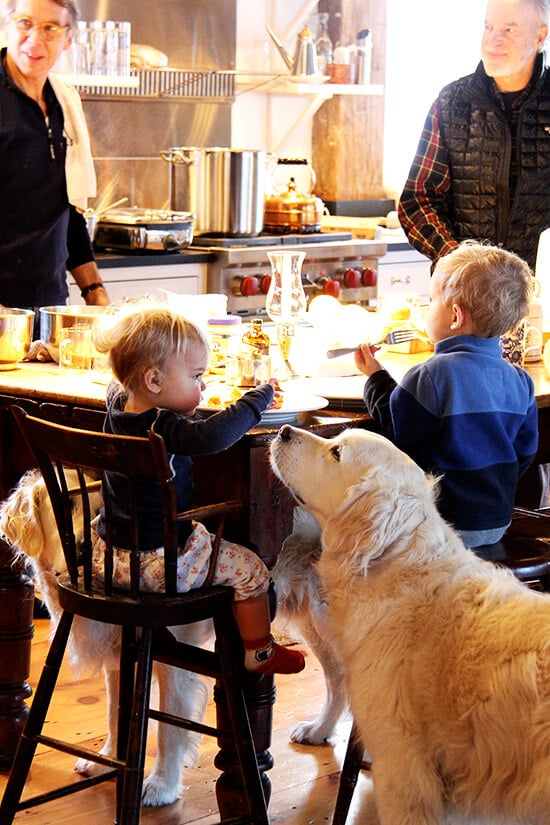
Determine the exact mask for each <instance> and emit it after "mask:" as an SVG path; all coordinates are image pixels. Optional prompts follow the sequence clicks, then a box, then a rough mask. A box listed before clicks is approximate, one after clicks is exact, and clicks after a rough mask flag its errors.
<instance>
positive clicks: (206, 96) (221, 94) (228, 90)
mask: <svg viewBox="0 0 550 825" xmlns="http://www.w3.org/2000/svg"><path fill="white" fill-rule="evenodd" d="M60 77H63V79H65V80H66V81H67V82H68V83H73V84H74V85H75V86H77V87H78V88H79V90H80V93H81V95H82V97H84V98H88V99H90V98H98V99H101V98H107V97H109V98H118V99H124V100H132V99H136V98H146V99H147V100H153V101H154V100H159V101H160V100H174V99H177V100H189V99H200V100H215V101H223V102H227V101H232V100H234V99H235V72H234V71H229V70H227V71H218V70H216V69H172V68H168V67H166V68H161V69H132V71H131V74H130V75H129V76H126V77H123V76H122V75H71V74H63V75H61V74H60Z"/></svg>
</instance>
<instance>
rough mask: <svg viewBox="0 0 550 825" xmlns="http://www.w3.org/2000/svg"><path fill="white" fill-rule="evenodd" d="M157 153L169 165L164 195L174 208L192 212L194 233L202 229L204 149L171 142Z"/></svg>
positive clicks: (203, 217) (197, 233) (203, 218)
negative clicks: (170, 144) (166, 187)
mask: <svg viewBox="0 0 550 825" xmlns="http://www.w3.org/2000/svg"><path fill="white" fill-rule="evenodd" d="M160 156H161V158H162V159H163V160H165V161H166V162H167V163H168V164H169V165H170V174H169V178H168V196H169V201H170V209H171V210H172V211H174V212H192V213H193V215H194V216H195V227H194V233H195V235H199V234H200V233H201V232H205V231H207V230H206V224H205V215H204V192H203V190H204V150H203V149H199V148H197V147H196V146H171V147H170V148H169V149H163V151H162V152H161V153H160Z"/></svg>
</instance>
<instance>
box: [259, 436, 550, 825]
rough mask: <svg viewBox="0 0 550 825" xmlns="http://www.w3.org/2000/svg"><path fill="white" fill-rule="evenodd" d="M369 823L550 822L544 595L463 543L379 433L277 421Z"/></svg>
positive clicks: (425, 481)
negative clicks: (354, 731) (323, 605)
mask: <svg viewBox="0 0 550 825" xmlns="http://www.w3.org/2000/svg"><path fill="white" fill-rule="evenodd" d="M272 465H273V468H274V471H275V472H276V474H277V475H278V476H279V477H280V478H281V479H282V481H283V482H284V483H285V484H286V485H287V486H288V487H289V489H290V490H291V491H292V493H293V494H294V495H295V497H296V498H297V500H298V501H299V502H300V503H301V504H302V505H303V506H304V507H306V508H307V509H308V510H309V511H310V512H311V513H312V514H313V515H314V516H315V518H316V519H317V520H318V522H319V524H320V525H321V528H322V544H323V550H322V553H321V557H320V560H319V562H318V572H319V575H320V578H321V581H322V584H323V586H324V589H325V592H326V597H327V600H328V605H329V607H328V609H329V619H330V622H331V625H332V632H333V634H334V636H335V638H336V640H337V642H338V644H339V646H340V650H341V654H342V657H343V660H344V665H345V672H346V682H347V686H348V691H349V696H350V703H351V709H352V712H353V716H354V718H355V722H356V724H357V726H358V728H359V731H360V734H361V737H362V740H363V743H364V744H365V746H366V747H367V749H368V751H369V754H370V756H371V758H372V764H373V781H374V791H375V796H376V803H377V808H378V815H379V819H380V823H381V825H443V823H446V822H451V821H452V822H453V823H454V822H460V823H471V822H474V821H475V822H476V823H477V822H482V823H491V824H492V825H497V823H498V825H512V823H513V825H527V823H528V825H548V823H550V595H547V594H541V593H537V592H534V591H532V590H529V588H527V587H526V586H525V585H524V584H522V583H521V582H519V581H518V580H517V579H516V578H515V577H514V576H513V574H512V573H510V572H509V571H507V570H505V569H503V568H498V567H496V566H495V565H493V564H492V563H490V562H486V561H482V560H480V559H479V558H478V557H476V556H475V554H474V553H473V552H471V551H470V550H466V549H465V548H464V545H463V544H462V542H461V540H460V538H459V537H458V535H457V534H456V533H455V531H454V530H453V529H452V528H451V527H450V526H449V525H447V524H446V522H445V521H444V520H443V519H442V518H441V516H440V515H439V513H438V511H437V508H436V503H435V502H436V492H437V482H436V480H435V479H433V478H430V477H427V476H425V474H424V473H423V472H422V470H421V469H420V468H419V467H418V466H417V465H416V464H415V463H414V462H413V461H412V460H411V459H410V458H409V457H408V456H406V455H405V454H404V453H403V452H401V451H400V450H399V449H397V447H395V446H394V445H393V444H391V443H390V442H389V441H388V440H387V439H385V438H383V437H382V436H379V435H375V434H373V433H368V432H365V431H361V430H358V429H356V430H353V429H352V430H346V431H345V432H344V433H342V434H341V435H339V436H337V437H336V438H334V439H323V438H320V437H319V436H316V435H314V434H311V433H308V432H305V431H303V430H299V429H296V428H294V427H290V426H288V425H287V426H284V427H283V428H282V429H281V431H280V432H279V434H278V436H277V438H276V439H275V441H274V442H273V444H272Z"/></svg>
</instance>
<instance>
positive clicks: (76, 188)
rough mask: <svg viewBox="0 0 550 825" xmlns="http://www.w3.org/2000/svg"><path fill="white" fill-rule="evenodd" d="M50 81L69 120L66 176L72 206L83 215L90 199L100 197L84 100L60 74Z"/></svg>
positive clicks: (65, 117) (67, 126)
mask: <svg viewBox="0 0 550 825" xmlns="http://www.w3.org/2000/svg"><path fill="white" fill-rule="evenodd" d="M48 80H49V81H50V83H51V85H52V88H53V90H54V92H55V96H56V98H57V99H58V101H59V105H60V106H61V108H62V110H63V117H64V119H65V136H66V138H67V157H66V160H65V175H66V178H67V194H68V197H69V203H71V204H72V205H73V206H75V207H76V208H77V209H78V210H79V211H80V212H84V211H85V209H86V208H87V206H88V198H94V197H95V196H96V176H95V169H94V161H93V158H92V148H91V146H90V134H89V132H88V127H87V125H86V117H85V115H84V110H83V108H82V101H81V100H80V95H79V94H78V92H77V90H76V89H75V87H74V86H71V85H70V84H68V83H66V82H65V81H64V80H61V78H60V77H59V76H58V75H55V74H51V75H49V76H48Z"/></svg>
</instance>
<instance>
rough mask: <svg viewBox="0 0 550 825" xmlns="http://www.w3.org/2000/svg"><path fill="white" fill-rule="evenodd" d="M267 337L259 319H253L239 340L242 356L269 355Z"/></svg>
mask: <svg viewBox="0 0 550 825" xmlns="http://www.w3.org/2000/svg"><path fill="white" fill-rule="evenodd" d="M269 344H270V341H269V335H268V334H267V333H266V332H265V331H264V328H263V321H262V319H261V318H255V319H254V320H253V321H252V323H251V324H250V327H249V328H248V329H247V331H246V332H245V334H244V335H243V337H242V339H241V349H242V352H243V355H249V354H256V353H258V354H259V355H269Z"/></svg>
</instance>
